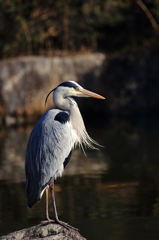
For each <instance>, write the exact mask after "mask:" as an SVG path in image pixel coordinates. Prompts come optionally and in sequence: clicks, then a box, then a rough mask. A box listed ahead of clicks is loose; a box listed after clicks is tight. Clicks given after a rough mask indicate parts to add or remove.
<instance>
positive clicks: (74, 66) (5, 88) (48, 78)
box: [0, 53, 105, 125]
mask: <svg viewBox="0 0 159 240" xmlns="http://www.w3.org/2000/svg"><path fill="white" fill-rule="evenodd" d="M104 59H105V55H104V54H100V53H97V54H89V55H81V56H74V57H54V58H46V57H21V58H18V59H10V60H5V61H1V62H0V86H1V88H0V120H1V119H2V120H1V121H0V122H4V121H5V122H6V123H7V124H8V125H9V124H14V123H15V122H16V123H17V124H22V123H23V121H26V122H31V121H34V120H35V116H36V118H37V116H40V115H41V114H42V113H43V112H44V111H46V110H47V108H49V107H52V106H53V104H52V101H51V97H50V98H49V101H48V103H47V108H46V107H45V106H44V102H45V97H46V95H47V93H48V92H49V91H50V90H51V89H53V88H54V87H55V86H57V85H58V84H60V83H61V82H63V81H68V80H74V81H82V79H83V77H84V75H86V74H88V73H90V72H91V74H93V75H94V76H96V78H97V77H98V75H99V73H100V71H101V67H102V64H103V62H104ZM13 118H14V119H13Z"/></svg>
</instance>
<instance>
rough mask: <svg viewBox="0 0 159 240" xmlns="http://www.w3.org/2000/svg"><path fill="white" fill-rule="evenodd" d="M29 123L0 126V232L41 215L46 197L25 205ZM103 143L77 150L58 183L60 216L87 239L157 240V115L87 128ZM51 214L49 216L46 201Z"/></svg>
mask: <svg viewBox="0 0 159 240" xmlns="http://www.w3.org/2000/svg"><path fill="white" fill-rule="evenodd" d="M31 128H32V127H27V128H16V129H15V128H10V129H1V131H0V139H1V141H0V236H1V235H4V234H7V233H9V232H12V231H15V230H19V229H22V228H26V227H28V226H32V225H35V224H38V223H39V222H40V221H41V220H43V219H44V215H45V213H44V205H45V203H44V200H45V199H44V197H43V199H42V200H41V201H40V202H39V203H37V204H36V205H34V206H33V208H32V209H29V210H28V209H27V207H26V196H25V176H24V156H25V148H26V143H27V140H28V137H29V134H30V131H31ZM88 132H89V133H90V135H91V136H92V137H93V138H94V139H96V140H97V141H98V142H99V143H100V144H102V145H103V146H105V148H101V150H100V151H86V152H87V158H86V157H85V156H84V154H82V153H79V151H77V150H76V151H75V152H74V154H73V157H72V159H71V162H70V164H69V165H68V167H67V169H66V171H65V174H64V176H63V177H62V178H59V179H58V180H57V182H56V188H55V196H56V202H57V209H58V214H59V218H60V219H61V220H63V221H66V222H69V224H71V225H73V226H75V227H77V228H79V229H80V232H81V234H82V235H83V236H84V237H86V238H87V239H90V240H97V239H98V240H105V239H106V240H107V239H108V240H116V239H121V240H131V239H135V240H158V239H159V119H158V118H156V117H147V118H145V117H143V118H141V117H140V118H134V119H132V118H131V119H128V120H123V119H110V121H109V122H108V123H107V125H106V126H105V127H104V128H102V129H88ZM49 209H50V217H52V218H53V212H52V206H51V202H50V206H49Z"/></svg>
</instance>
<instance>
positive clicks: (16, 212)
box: [0, 0, 159, 240]
mask: <svg viewBox="0 0 159 240" xmlns="http://www.w3.org/2000/svg"><path fill="white" fill-rule="evenodd" d="M0 9H1V11H0V236H1V235H4V234H7V233H10V232H12V231H15V230H19V229H22V228H26V227H28V226H32V225H35V224H38V223H39V222H40V221H41V220H43V219H44V198H43V199H42V201H40V202H39V203H37V204H36V205H35V206H34V207H33V208H32V209H29V210H28V209H27V201H26V194H25V173H24V159H25V151H26V146H27V142H28V138H29V135H30V132H31V130H32V128H33V126H34V125H35V122H36V121H37V120H38V118H39V117H40V116H41V115H42V114H43V113H44V112H45V111H46V110H47V109H49V108H52V107H53V104H52V101H51V97H50V99H49V101H48V104H47V106H46V107H45V106H44V101H45V97H46V95H47V93H48V92H49V91H50V90H51V89H52V88H54V87H55V86H57V85H58V84H60V83H61V82H62V81H67V80H74V81H77V82H78V83H79V84H81V85H82V86H83V87H85V88H86V89H88V90H92V91H94V92H97V93H98V94H101V95H103V96H105V97H106V100H105V101H103V100H97V99H77V101H78V105H79V108H80V110H81V113H82V116H83V118H84V122H85V125H86V128H87V131H88V133H89V135H90V136H91V137H92V138H93V139H95V140H96V141H97V142H99V143H100V144H101V145H102V146H104V148H100V151H90V150H86V154H87V157H85V155H84V154H83V153H82V152H80V151H79V150H78V149H76V150H75V151H74V153H73V156H72V159H71V161H70V163H69V165H68V167H67V168H66V170H65V173H64V176H63V177H62V178H59V179H58V180H57V182H56V187H55V196H56V201H57V209H58V214H59V218H60V219H61V220H63V221H66V222H69V223H70V224H71V225H73V226H75V227H77V228H79V229H80V232H81V234H82V235H83V236H84V237H86V238H87V239H90V240H96V239H100V240H105V239H108V240H114V239H121V240H128V239H129V240H131V239H135V240H139V239H140V240H142V239H143V240H150V239H151V240H158V239H159V228H158V226H159V153H158V149H159V112H158V109H159V1H158V0H80V1H78V0H76V1H73V0H65V1H63V0H58V1H57V0H54V1H50V0H45V1H40V0H32V1H23V0H14V1H13V0H6V1H2V0H0ZM49 209H50V216H51V217H52V218H53V212H52V206H51V203H50V207H49ZM8 223H10V224H8Z"/></svg>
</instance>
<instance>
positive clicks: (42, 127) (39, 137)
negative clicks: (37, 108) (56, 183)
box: [25, 109, 74, 207]
mask: <svg viewBox="0 0 159 240" xmlns="http://www.w3.org/2000/svg"><path fill="white" fill-rule="evenodd" d="M61 112H62V114H60V113H61ZM63 113H64V114H63ZM66 114H67V115H68V113H67V112H66V111H65V112H63V111H61V110H58V109H52V110H49V111H47V112H46V113H45V114H44V115H43V116H42V117H41V118H40V119H39V121H38V122H37V124H36V125H35V127H34V129H33V131H32V133H31V135H30V139H29V142H28V146H27V151H26V161H25V169H26V178H27V181H26V189H27V197H28V206H29V207H32V205H33V204H34V203H36V202H37V201H38V200H40V198H41V196H42V195H41V193H42V192H43V191H44V189H45V188H46V186H47V185H48V184H49V182H50V181H51V179H52V178H54V179H56V178H57V177H58V176H61V175H62V172H63V170H64V166H65V165H66V162H65V159H66V158H67V157H68V156H69V154H70V152H71V150H72V148H73V146H74V139H73V138H72V132H71V131H72V129H71V124H70V122H69V115H68V117H67V119H68V121H66ZM62 115H63V116H64V119H63V123H61V121H62ZM56 116H58V117H56ZM59 116H60V120H61V121H58V120H57V119H59ZM55 119H56V120H55ZM64 121H65V122H64Z"/></svg>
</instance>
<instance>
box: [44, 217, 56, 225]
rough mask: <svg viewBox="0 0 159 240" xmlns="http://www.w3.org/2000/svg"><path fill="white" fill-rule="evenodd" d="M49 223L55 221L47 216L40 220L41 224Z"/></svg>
mask: <svg viewBox="0 0 159 240" xmlns="http://www.w3.org/2000/svg"><path fill="white" fill-rule="evenodd" d="M49 223H55V220H52V219H50V218H47V219H46V220H44V221H41V224H49Z"/></svg>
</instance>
